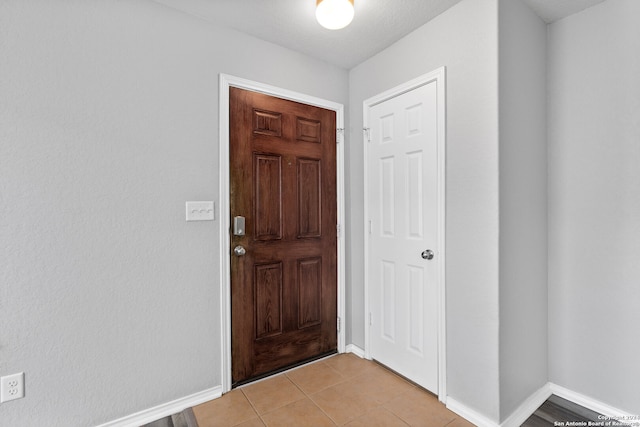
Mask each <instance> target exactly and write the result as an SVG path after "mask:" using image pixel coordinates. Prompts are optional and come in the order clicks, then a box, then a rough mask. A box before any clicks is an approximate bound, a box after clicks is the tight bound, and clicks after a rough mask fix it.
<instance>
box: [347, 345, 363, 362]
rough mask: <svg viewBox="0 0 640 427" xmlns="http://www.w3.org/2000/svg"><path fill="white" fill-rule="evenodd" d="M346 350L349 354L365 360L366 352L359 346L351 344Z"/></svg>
mask: <svg viewBox="0 0 640 427" xmlns="http://www.w3.org/2000/svg"><path fill="white" fill-rule="evenodd" d="M346 350H347V353H353V354H355V355H356V356H358V357H360V358H361V359H364V350H363V349H361V348H360V347H358V346H357V345H355V344H349V345H347V349H346Z"/></svg>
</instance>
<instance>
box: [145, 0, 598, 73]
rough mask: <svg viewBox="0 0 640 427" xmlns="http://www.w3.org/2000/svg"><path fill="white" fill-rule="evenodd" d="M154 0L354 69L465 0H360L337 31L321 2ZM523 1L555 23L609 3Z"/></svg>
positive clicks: (357, 0)
mask: <svg viewBox="0 0 640 427" xmlns="http://www.w3.org/2000/svg"><path fill="white" fill-rule="evenodd" d="M155 1H156V2H158V3H162V4H164V5H166V6H169V7H171V8H174V9H177V10H179V11H182V12H186V13H189V14H192V15H195V16H198V17H200V18H202V19H205V20H207V21H210V22H213V23H216V24H219V25H223V26H227V27H230V28H233V29H236V30H238V31H241V32H243V33H246V34H250V35H252V36H255V37H258V38H261V39H263V40H266V41H269V42H272V43H275V44H277V45H280V46H284V47H287V48H289V49H293V50H295V51H298V52H301V53H304V54H306V55H309V56H313V57H315V58H319V59H321V60H324V61H326V62H329V63H331V64H335V65H338V66H340V67H343V68H346V69H350V68H352V67H354V66H355V65H357V64H359V63H361V62H363V61H364V60H366V59H367V58H369V57H371V56H373V55H375V54H376V53H378V52H380V51H381V50H383V49H384V48H386V47H388V46H389V45H391V44H393V43H394V42H395V41H397V40H398V39H400V38H402V37H403V36H405V35H407V34H409V33H410V32H412V31H413V30H415V29H416V28H418V27H420V26H422V25H423V24H425V23H426V22H428V21H430V20H431V19H433V18H434V17H436V16H437V15H439V14H440V13H442V12H444V11H445V10H447V9H448V8H450V7H452V6H453V5H455V4H456V3H458V2H460V1H461V0H355V9H356V13H355V18H354V20H353V22H352V23H351V24H350V25H349V26H348V27H346V28H344V29H342V30H336V31H331V30H326V29H324V28H322V27H321V26H320V25H319V24H318V23H317V22H316V20H315V4H316V0H155ZM509 1H510V0H509ZM523 1H524V2H525V3H527V4H528V5H529V7H531V9H533V10H534V11H535V12H536V13H537V14H538V15H539V16H540V17H541V18H542V19H544V20H545V21H546V22H553V21H555V20H557V19H560V18H563V17H565V16H568V15H571V14H573V13H575V12H578V11H580V10H583V9H586V8H587V7H590V6H593V5H594V4H596V3H600V2H602V1H604V0H523Z"/></svg>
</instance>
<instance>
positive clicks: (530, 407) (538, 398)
mask: <svg viewBox="0 0 640 427" xmlns="http://www.w3.org/2000/svg"><path fill="white" fill-rule="evenodd" d="M551 394H552V393H551V384H549V383H547V384H545V385H543V386H542V387H540V389H539V390H538V391H536V392H535V393H533V394H532V395H531V396H529V397H528V398H527V400H525V401H524V402H522V404H521V405H520V406H518V408H517V409H516V410H515V411H513V412H512V413H511V415H509V416H508V417H507V419H506V420H504V421H503V422H502V423H501V424H500V427H519V426H521V425H522V423H524V422H525V421H526V420H527V418H529V417H530V416H531V415H532V414H533V413H534V412H535V411H536V409H538V408H539V407H540V405H542V404H543V403H544V402H545V400H547V399H548V398H549V397H551Z"/></svg>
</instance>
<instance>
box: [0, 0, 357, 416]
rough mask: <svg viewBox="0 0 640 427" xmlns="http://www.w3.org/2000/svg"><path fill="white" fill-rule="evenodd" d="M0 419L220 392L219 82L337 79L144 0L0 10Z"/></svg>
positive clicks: (337, 82) (331, 70)
mask: <svg viewBox="0 0 640 427" xmlns="http://www.w3.org/2000/svg"><path fill="white" fill-rule="evenodd" d="M0 62H1V63H2V65H1V66H0V242H2V244H1V245H0V260H2V261H1V262H0V325H1V326H0V375H7V374H12V373H15V372H20V371H24V372H25V373H26V390H27V397H26V398H25V399H21V400H16V401H13V402H8V403H5V404H2V405H1V406H0V425H3V426H5V425H6V426H13V427H20V426H29V427H31V426H35V425H43V426H44V425H47V426H65V427H67V426H87V425H95V424H99V423H102V422H106V421H110V420H113V419H116V418H119V417H121V416H125V415H129V414H132V413H135V412H137V411H141V410H144V409H148V408H150V407H153V406H155V405H158V404H161V403H165V402H168V401H171V400H174V399H177V398H180V397H184V396H187V395H189V394H192V393H195V392H198V391H202V390H205V389H207V388H211V387H214V386H217V385H219V384H220V382H221V379H220V348H219V343H220V334H219V328H220V324H219V310H218V307H219V301H218V298H219V292H220V289H219V283H218V251H217V245H218V237H219V236H218V223H217V222H200V223H186V222H185V220H184V202H185V201H186V200H217V199H218V194H217V191H218V190H217V189H218V183H219V182H218V180H219V176H218V170H217V169H218V168H217V164H218V158H217V155H218V74H219V73H220V72H224V73H228V74H232V75H237V76H239V77H245V78H249V79H253V80H257V81H261V82H265V83H268V84H272V85H276V86H280V87H285V88H287V89H290V90H295V91H299V92H303V93H307V94H310V95H313V96H318V97H322V98H325V99H329V100H332V101H335V102H340V103H343V104H346V102H347V93H348V75H347V72H346V71H345V70H342V69H339V68H336V67H333V66H330V65H328V64H326V63H323V62H320V61H316V60H313V59H310V58H308V57H305V56H302V55H300V54H297V53H294V52H291V51H288V50H286V49H283V48H280V47H277V46H275V45H272V44H269V43H265V42H263V41H260V40H257V39H254V38H250V37H248V36H245V35H242V34H240V33H236V32H232V31H228V30H223V29H221V28H216V27H214V26H212V25H211V24H208V23H204V22H201V21H199V20H198V19H196V18H193V17H191V16H188V15H185V14H181V13H178V12H176V11H173V10H171V9H168V8H166V7H164V6H161V5H158V4H156V3H153V2H150V1H146V0H144V1H143V0H131V1H91V2H87V1H80V0H77V1H70V0H69V1H62V0H60V1H55V2H52V1H46V0H41V1H37V0H30V1H24V0H4V1H2V2H0Z"/></svg>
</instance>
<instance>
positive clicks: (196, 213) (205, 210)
mask: <svg viewBox="0 0 640 427" xmlns="http://www.w3.org/2000/svg"><path fill="white" fill-rule="evenodd" d="M186 206H187V221H213V220H214V219H215V215H214V204H213V202H187V203H186Z"/></svg>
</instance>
